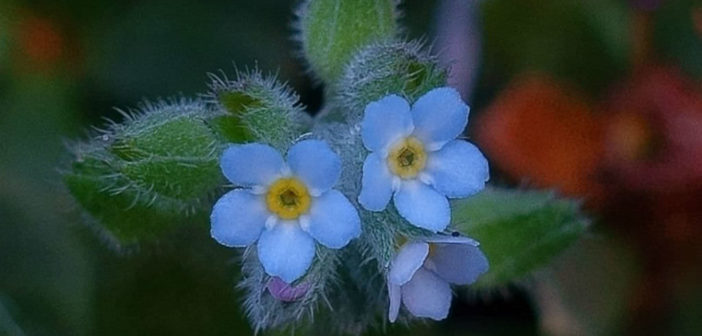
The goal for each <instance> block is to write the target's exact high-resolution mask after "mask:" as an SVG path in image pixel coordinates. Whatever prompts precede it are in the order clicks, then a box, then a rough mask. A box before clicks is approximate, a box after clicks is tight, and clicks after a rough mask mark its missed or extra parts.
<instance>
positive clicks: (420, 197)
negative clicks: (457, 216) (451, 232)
mask: <svg viewBox="0 0 702 336" xmlns="http://www.w3.org/2000/svg"><path fill="white" fill-rule="evenodd" d="M394 202H395V207H396V208H397V212H399V213H400V215H401V216H402V217H404V218H405V219H406V220H407V221H408V222H410V224H412V225H414V226H418V227H420V228H424V229H427V230H429V231H432V232H438V231H443V230H444V229H445V228H446V226H448V224H449V221H450V220H451V208H450V207H449V202H448V200H447V199H446V197H445V196H444V195H441V194H439V193H438V192H437V191H436V190H434V188H432V187H430V186H428V185H426V184H424V183H422V182H419V181H417V180H409V181H404V182H403V183H402V185H401V186H400V189H399V190H398V191H397V192H396V193H395V198H394Z"/></svg>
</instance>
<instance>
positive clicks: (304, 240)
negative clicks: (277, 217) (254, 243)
mask: <svg viewBox="0 0 702 336" xmlns="http://www.w3.org/2000/svg"><path fill="white" fill-rule="evenodd" d="M314 252H315V250H314V239H312V237H310V235H309V234H307V233H306V232H304V231H302V229H300V226H299V225H297V223H296V222H291V221H282V222H278V224H276V225H275V226H274V227H273V228H272V229H269V230H265V231H263V233H262V234H261V238H259V240H258V259H259V260H260V261H261V264H262V265H263V268H264V269H265V270H266V273H268V275H271V276H277V277H279V278H281V279H283V281H285V282H287V283H292V282H293V281H295V280H297V279H298V278H300V277H301V276H303V275H304V274H305V272H307V269H308V268H309V267H310V265H311V264H312V259H313V258H314Z"/></svg>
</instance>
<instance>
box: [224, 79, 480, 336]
mask: <svg viewBox="0 0 702 336" xmlns="http://www.w3.org/2000/svg"><path fill="white" fill-rule="evenodd" d="M468 111H469V108H468V106H467V105H466V104H465V103H463V101H462V100H461V98H460V96H459V95H458V92H456V91H455V90H454V89H451V88H445V87H444V88H437V89H434V90H431V91H429V92H428V93H426V94H425V95H424V96H422V97H420V98H419V99H418V100H417V101H416V102H415V103H414V105H413V106H412V107H410V104H409V103H408V102H407V101H406V100H405V99H403V98H401V97H399V96H397V95H389V96H386V97H384V98H382V99H380V100H378V101H376V102H372V103H370V104H368V105H367V107H366V109H365V111H364V117H363V121H362V123H361V139H362V141H363V144H364V146H365V148H366V149H367V150H368V152H369V153H368V155H367V157H366V159H365V161H364V163H363V169H362V172H363V174H362V177H361V178H360V180H361V181H360V182H361V189H360V190H359V191H358V192H357V194H355V195H353V196H355V197H357V199H358V203H359V204H360V205H361V207H362V208H363V209H356V207H354V206H353V204H352V203H351V202H350V201H349V200H348V199H347V198H346V196H344V195H343V194H342V193H341V192H339V191H337V190H336V189H334V187H335V185H336V184H337V181H338V180H339V177H340V174H341V167H342V164H341V159H340V157H339V156H338V155H337V154H336V153H335V152H334V151H332V149H331V148H330V147H329V146H328V145H327V143H326V142H323V141H320V140H303V141H300V142H298V143H296V144H295V145H293V146H292V147H291V148H290V149H289V150H288V153H287V160H284V159H283V157H282V156H281V154H280V153H279V152H278V151H276V150H275V149H273V148H272V147H270V146H268V145H265V144H260V143H249V144H241V145H232V146H230V147H229V148H228V149H226V150H225V151H224V154H223V155H222V158H221V161H220V165H221V168H222V172H223V173H224V176H225V177H226V178H227V179H228V180H229V181H231V182H232V183H233V184H234V185H235V186H236V187H237V188H236V189H234V190H232V191H230V192H228V193H226V194H225V195H223V196H222V197H221V198H220V199H219V200H218V201H217V203H216V204H215V205H214V208H213V210H212V215H211V224H212V230H211V233H212V237H213V238H214V239H215V240H217V241H218V242H219V243H220V244H222V245H225V246H228V247H246V246H250V245H253V244H256V247H257V252H258V253H257V255H258V259H259V261H260V263H261V265H262V266H263V269H264V270H265V272H266V273H267V274H268V275H269V276H270V279H269V280H268V282H267V283H266V287H267V288H268V291H269V293H270V294H271V295H272V296H273V297H274V298H276V299H278V300H280V301H284V302H290V301H296V300H299V299H301V298H302V297H304V296H305V295H306V294H307V293H308V291H309V289H310V283H309V279H307V280H300V279H301V278H303V276H304V275H305V274H306V272H307V271H308V269H309V268H310V266H311V265H312V263H313V262H314V257H315V254H316V243H319V244H321V245H322V246H324V247H326V248H330V249H340V248H343V247H345V246H346V245H347V244H348V243H349V242H350V241H351V240H352V239H354V238H357V237H359V236H360V235H361V220H360V217H359V214H358V211H359V210H361V211H366V210H367V211H374V212H375V211H384V210H385V209H386V208H387V206H388V203H389V201H390V199H391V198H393V204H394V206H395V208H396V209H397V212H398V213H399V214H400V215H401V216H402V217H403V218H404V219H405V220H407V222H409V223H410V224H412V225H414V226H416V227H418V228H421V229H423V230H424V231H425V232H426V235H425V237H423V238H421V239H414V240H412V241H410V242H408V243H406V244H405V245H403V246H402V247H401V248H400V249H399V251H398V252H397V253H396V255H395V257H394V259H393V260H392V262H391V263H390V267H389V269H388V270H387V286H388V294H389V298H390V313H389V319H390V321H391V322H394V321H395V320H396V318H397V316H398V314H399V311H400V302H403V303H404V306H405V307H406V308H407V310H408V311H409V312H410V313H411V314H413V315H415V316H418V317H429V318H433V319H443V318H445V317H446V316H447V314H448V310H449V307H450V304H451V289H450V285H449V284H451V283H452V284H461V285H465V284H470V283H472V282H474V281H475V280H476V279H477V277H478V276H479V275H480V274H482V273H484V272H485V271H486V270H487V268H488V262H487V259H486V258H485V256H484V255H483V254H482V252H481V251H480V249H479V248H478V243H477V242H475V241H473V240H472V239H469V238H466V237H460V236H458V237H457V236H453V235H444V234H441V233H440V232H441V231H444V230H445V229H446V227H447V226H448V224H449V222H450V220H451V210H450V206H449V202H448V199H449V198H463V197H468V196H470V195H473V194H475V193H477V192H479V191H480V190H482V189H483V188H484V186H485V182H486V181H487V180H488V177H489V174H488V164H487V160H486V159H485V158H484V157H483V155H482V154H481V153H480V151H479V150H478V149H477V148H476V147H475V146H474V145H472V144H470V143H468V142H466V141H463V140H457V139H456V138H457V137H458V136H459V135H460V134H461V133H462V132H463V130H464V128H465V126H466V124H467V122H468ZM394 224H395V223H384V225H394ZM315 242H316V243H315ZM298 280H300V281H298Z"/></svg>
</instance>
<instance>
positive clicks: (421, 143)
mask: <svg viewBox="0 0 702 336" xmlns="http://www.w3.org/2000/svg"><path fill="white" fill-rule="evenodd" d="M468 110H469V108H468V106H467V105H466V104H465V103H463V101H462V100H461V97H460V95H459V94H458V92H457V91H456V90H454V89H452V88H448V87H442V88H437V89H433V90H431V91H429V92H427V93H426V94H425V95H423V96H422V97H420V98H419V99H418V100H417V101H416V102H415V103H414V105H413V106H412V108H411V109H410V106H409V104H408V103H407V101H406V100H405V99H403V98H401V97H399V96H396V95H390V96H386V97H384V98H382V99H380V100H378V101H376V102H372V103H370V104H368V106H366V109H365V112H364V113H365V114H364V116H363V121H362V122H361V137H362V139H363V144H364V146H365V147H366V148H367V149H368V150H369V151H371V153H370V154H369V155H368V157H367V158H366V160H365V162H364V163H363V179H362V185H361V193H360V195H359V197H358V201H359V203H360V204H361V205H362V206H363V207H364V208H366V209H367V210H371V211H382V210H383V209H385V207H386V206H387V204H388V202H389V201H390V197H391V196H393V193H394V203H395V207H396V208H397V211H398V212H399V213H400V215H401V216H402V217H404V218H405V219H406V220H407V221H408V222H410V223H411V224H413V225H415V226H418V227H421V228H424V229H427V230H430V231H433V232H438V231H442V230H444V229H445V228H446V226H447V225H448V224H449V221H450V219H451V209H450V208H449V203H448V199H447V197H449V198H461V197H467V196H470V195H472V194H475V193H477V192H479V191H480V190H482V189H483V188H484V187H485V182H486V181H487V180H488V178H489V171H488V163H487V160H486V159H485V157H484V156H483V154H482V153H480V151H479V150H478V148H477V147H475V146H474V145H472V144H470V143H468V142H467V141H462V140H456V137H457V136H459V135H460V134H461V133H462V132H463V129H464V128H465V127H466V124H467V123H468Z"/></svg>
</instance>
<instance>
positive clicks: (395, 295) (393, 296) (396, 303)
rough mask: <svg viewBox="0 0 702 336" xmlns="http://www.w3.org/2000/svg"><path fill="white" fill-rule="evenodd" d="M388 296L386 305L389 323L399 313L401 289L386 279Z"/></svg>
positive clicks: (395, 318)
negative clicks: (387, 304)
mask: <svg viewBox="0 0 702 336" xmlns="http://www.w3.org/2000/svg"><path fill="white" fill-rule="evenodd" d="M388 298H389V299H390V305H389V307H388V320H390V323H393V322H395V320H397V315H399V314H400V302H402V289H401V288H400V286H398V285H394V284H392V283H391V282H390V281H388Z"/></svg>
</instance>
